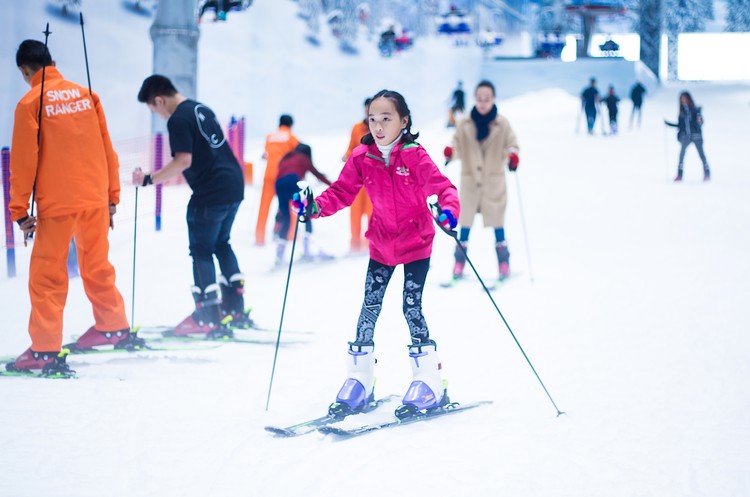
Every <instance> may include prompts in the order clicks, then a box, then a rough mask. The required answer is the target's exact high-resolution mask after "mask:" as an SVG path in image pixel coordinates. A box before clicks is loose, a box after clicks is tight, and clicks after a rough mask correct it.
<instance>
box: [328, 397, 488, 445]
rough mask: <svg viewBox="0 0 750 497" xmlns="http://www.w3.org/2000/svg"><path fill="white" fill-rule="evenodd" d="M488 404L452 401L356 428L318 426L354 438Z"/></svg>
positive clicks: (342, 436)
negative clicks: (403, 417)
mask: <svg viewBox="0 0 750 497" xmlns="http://www.w3.org/2000/svg"><path fill="white" fill-rule="evenodd" d="M487 404H492V401H491V400H483V401H479V402H473V403H471V404H459V403H458V402H452V403H450V404H447V405H446V406H443V407H441V408H439V409H435V410H432V411H427V412H426V413H420V414H417V415H414V416H411V417H408V418H406V419H395V420H393V421H386V422H384V423H378V424H370V425H362V426H358V427H356V428H348V429H347V428H341V427H338V426H325V425H323V426H319V427H317V430H318V431H319V432H320V433H324V434H326V435H335V436H337V437H339V438H352V437H358V436H360V435H365V434H367V433H372V432H374V431H380V430H385V429H387V428H395V427H397V426H403V425H408V424H412V423H417V422H419V421H428V420H430V419H435V418H439V417H441V416H446V415H448V414H455V413H457V412H462V411H467V410H469V409H474V408H475V407H479V406H483V405H487Z"/></svg>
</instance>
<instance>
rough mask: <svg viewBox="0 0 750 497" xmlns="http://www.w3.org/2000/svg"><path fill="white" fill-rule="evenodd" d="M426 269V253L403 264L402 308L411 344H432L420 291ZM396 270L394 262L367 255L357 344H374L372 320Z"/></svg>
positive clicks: (428, 266)
mask: <svg viewBox="0 0 750 497" xmlns="http://www.w3.org/2000/svg"><path fill="white" fill-rule="evenodd" d="M429 269H430V258H429V257H428V258H427V259H420V260H418V261H413V262H409V263H406V264H404V295H403V310H404V317H405V318H406V324H407V325H408V326H409V334H410V335H411V341H412V344H413V345H424V344H427V343H433V344H434V342H433V341H432V340H430V332H429V330H428V329H427V323H426V322H425V319H424V316H423V315H422V292H423V290H424V282H425V280H426V279H427V271H428V270H429ZM395 270H396V267H395V266H386V265H385V264H381V263H380V262H377V261H374V260H372V259H370V264H369V265H368V266H367V279H366V280H365V300H364V302H363V304H362V311H361V312H360V315H359V321H358V322H357V338H356V340H355V343H357V344H359V345H372V344H373V336H374V333H375V323H376V322H377V320H378V316H380V310H381V308H382V307H383V297H384V296H385V290H386V288H387V287H388V282H389V281H390V279H391V276H393V272H394V271H395Z"/></svg>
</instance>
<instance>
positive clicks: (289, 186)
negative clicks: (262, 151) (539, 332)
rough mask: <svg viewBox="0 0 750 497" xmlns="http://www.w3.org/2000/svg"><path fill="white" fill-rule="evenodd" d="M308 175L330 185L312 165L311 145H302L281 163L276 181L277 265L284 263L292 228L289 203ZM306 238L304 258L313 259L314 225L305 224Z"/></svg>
mask: <svg viewBox="0 0 750 497" xmlns="http://www.w3.org/2000/svg"><path fill="white" fill-rule="evenodd" d="M307 173H312V174H313V175H314V176H315V177H316V178H318V179H319V180H320V181H322V182H323V183H325V184H326V185H330V184H331V182H330V181H329V180H328V178H326V176H325V175H324V174H323V173H321V172H320V171H318V170H317V169H316V168H315V166H314V165H313V163H312V149H311V148H310V145H306V144H304V143H300V144H299V145H297V147H296V148H295V149H294V150H293V151H291V152H289V153H288V154H286V155H285V156H284V157H283V158H282V159H281V161H280V162H279V172H278V177H277V179H276V197H277V198H278V199H279V217H280V219H279V234H280V235H281V236H279V239H278V240H277V242H276V243H277V246H276V265H277V266H280V265H281V264H282V263H283V262H284V252H285V251H286V246H287V243H288V240H287V234H288V233H289V227H290V226H291V221H292V215H291V213H290V212H289V203H290V202H291V201H292V197H294V194H295V193H297V192H298V191H299V187H297V182H299V181H300V180H303V179H305V175H306V174H307ZM305 231H306V233H305V238H304V240H303V245H302V249H303V257H305V258H313V257H314V254H313V252H312V247H311V244H312V240H311V237H312V223H311V222H309V221H308V222H307V223H305Z"/></svg>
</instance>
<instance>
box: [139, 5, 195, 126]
mask: <svg viewBox="0 0 750 497" xmlns="http://www.w3.org/2000/svg"><path fill="white" fill-rule="evenodd" d="M197 11H198V1H197V0H160V1H159V6H158V8H157V9H156V17H155V19H154V23H153V24H152V25H151V40H152V41H153V43H154V74H161V75H163V76H166V77H168V78H169V79H170V80H172V83H174V85H175V87H176V88H177V91H179V92H180V93H181V94H183V95H185V96H186V97H188V98H191V99H194V98H196V94H197V91H196V87H197V79H198V38H200V30H199V29H198V12H197ZM151 128H152V133H153V134H156V133H158V132H166V123H165V122H164V121H163V120H162V119H161V118H159V117H158V116H154V119H152V126H151Z"/></svg>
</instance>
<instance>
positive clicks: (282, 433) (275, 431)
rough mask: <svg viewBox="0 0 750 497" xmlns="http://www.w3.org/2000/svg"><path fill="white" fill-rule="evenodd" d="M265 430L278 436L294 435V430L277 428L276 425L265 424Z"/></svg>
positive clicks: (287, 436)
mask: <svg viewBox="0 0 750 497" xmlns="http://www.w3.org/2000/svg"><path fill="white" fill-rule="evenodd" d="M265 430H266V431H267V432H269V433H273V434H274V435H275V436H277V437H279V438H290V437H293V436H295V435H296V433H295V432H294V431H292V430H288V429H286V428H279V427H278V426H266V427H265Z"/></svg>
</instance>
